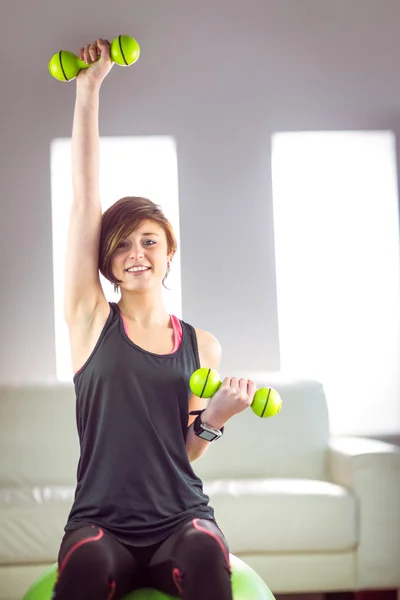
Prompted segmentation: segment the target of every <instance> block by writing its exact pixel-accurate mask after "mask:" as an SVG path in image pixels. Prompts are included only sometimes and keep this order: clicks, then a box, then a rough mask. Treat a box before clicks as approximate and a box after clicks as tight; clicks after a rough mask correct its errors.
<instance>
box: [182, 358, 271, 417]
mask: <svg viewBox="0 0 400 600" xmlns="http://www.w3.org/2000/svg"><path fill="white" fill-rule="evenodd" d="M221 384H222V381H221V380H220V378H219V375H218V373H217V371H214V369H206V368H202V369H197V371H195V372H194V373H193V374H192V376H191V378H190V381H189V386H190V389H191V390H192V392H193V394H194V395H195V396H198V397H199V398H211V396H214V394H215V393H216V392H217V391H218V390H219V388H220V386H221ZM281 406H282V399H281V397H280V395H279V394H278V392H277V391H276V390H274V389H272V388H260V389H259V390H257V391H256V393H255V394H254V398H253V402H252V404H251V410H252V411H253V412H254V414H255V415H257V417H263V418H267V417H273V416H275V415H276V414H278V413H279V411H280V410H281Z"/></svg>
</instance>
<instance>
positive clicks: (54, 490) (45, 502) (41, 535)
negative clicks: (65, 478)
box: [0, 486, 75, 565]
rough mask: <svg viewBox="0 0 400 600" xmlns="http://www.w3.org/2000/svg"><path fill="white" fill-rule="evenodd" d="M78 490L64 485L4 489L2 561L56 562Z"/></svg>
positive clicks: (1, 501)
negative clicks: (75, 493) (74, 496)
mask: <svg viewBox="0 0 400 600" xmlns="http://www.w3.org/2000/svg"><path fill="white" fill-rule="evenodd" d="M74 491H75V490H74V488H73V487H63V486H46V487H39V486H37V487H33V488H27V487H15V488H0V564H2V565H12V564H31V563H46V562H49V563H52V562H54V561H55V560H56V558H57V555H58V550H59V547H60V543H61V539H62V536H63V535H64V526H65V523H66V521H67V517H68V514H69V511H70V508H71V505H72V502H73V495H74Z"/></svg>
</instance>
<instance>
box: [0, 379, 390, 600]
mask: <svg viewBox="0 0 400 600" xmlns="http://www.w3.org/2000/svg"><path fill="white" fill-rule="evenodd" d="M257 383H258V385H259V387H261V386H262V385H267V384H268V385H270V386H272V387H274V388H276V389H277V390H278V391H279V393H280V394H281V396H282V399H283V406H282V410H281V412H280V414H279V415H278V416H276V417H274V418H272V419H264V420H263V419H259V418H257V417H256V416H255V415H254V414H253V412H252V411H251V410H250V409H249V410H246V411H244V412H243V413H241V414H240V415H237V416H235V417H234V418H233V419H231V421H230V422H229V423H228V424H227V426H226V429H225V435H224V436H223V438H222V439H221V440H218V441H217V442H215V443H214V444H212V445H210V447H209V448H208V450H207V452H206V453H205V455H203V457H201V458H200V459H199V460H198V461H196V462H194V463H193V466H194V468H195V470H196V471H197V473H198V474H199V475H200V476H201V477H202V479H203V481H204V488H205V491H206V492H207V493H208V494H209V495H210V497H211V504H212V505H213V506H214V508H215V512H216V517H217V520H218V522H219V524H220V526H221V528H222V529H223V531H224V532H225V535H226V537H227V539H228V542H229V544H230V550H231V552H232V553H233V554H235V555H237V556H238V557H240V558H241V559H242V560H244V561H245V562H247V563H248V564H249V565H250V566H251V567H253V568H254V569H255V570H256V571H257V572H258V573H259V574H260V575H261V577H263V578H264V580H265V581H266V582H267V584H268V585H269V586H270V588H271V589H272V591H273V592H274V593H276V594H279V593H282V594H283V593H303V592H329V591H355V590H358V591H359V590H373V589H381V590H383V589H397V588H400V448H398V447H396V446H392V445H389V444H385V443H381V442H378V441H374V440H368V439H361V438H347V439H345V438H343V439H340V438H336V439H335V438H332V437H330V435H329V420H328V411H327V405H326V399H325V394H324V389H323V386H322V385H321V384H320V383H318V382H316V381H309V380H301V379H298V378H290V377H287V376H284V375H282V374H279V373H264V374H263V375H259V376H257ZM74 402H75V398H74V390H73V387H72V385H65V384H64V385H63V384H48V385H31V386H28V385H25V386H23V385H14V386H6V387H5V386H3V387H0V461H1V462H0V600H21V598H22V596H23V594H24V592H25V591H26V590H27V588H28V587H29V586H30V584H31V583H32V581H33V580H34V579H35V578H36V577H37V576H38V575H39V574H41V573H42V572H43V571H44V570H45V569H46V568H47V567H48V566H50V565H51V564H52V563H54V562H55V561H56V557H57V551H58V547H59V543H60V540H61V537H62V534H63V527H64V524H65V520H66V517H67V514H68V512H69V509H70V506H71V503H72V499H73V492H74V486H75V481H76V479H75V478H76V465H77V460H78V437H77V433H76V427H75V406H74Z"/></svg>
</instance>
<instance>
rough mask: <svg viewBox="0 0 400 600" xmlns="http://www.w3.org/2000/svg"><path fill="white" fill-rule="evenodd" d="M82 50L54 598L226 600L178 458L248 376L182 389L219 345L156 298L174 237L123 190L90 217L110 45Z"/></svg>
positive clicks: (216, 554)
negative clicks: (109, 287) (72, 470)
mask: <svg viewBox="0 0 400 600" xmlns="http://www.w3.org/2000/svg"><path fill="white" fill-rule="evenodd" d="M80 58H81V59H82V60H85V62H86V63H87V64H89V63H92V62H93V64H92V65H91V66H90V67H89V68H88V69H85V70H82V71H81V72H80V74H79V75H78V77H77V80H76V86H77V87H76V104H75V113H74V124H73V133H72V151H73V157H72V160H73V193H74V197H73V203H72V209H71V216H70V226H69V234H68V245H67V260H66V293H65V318H66V322H67V325H68V329H69V334H70V344H71V356H72V365H73V369H74V378H73V379H74V385H75V392H76V399H77V427H78V433H79V439H80V450H81V452H80V459H79V464H78V473H77V486H76V492H75V499H74V503H73V506H72V508H71V511H70V514H69V517H68V520H67V523H66V526H65V534H64V537H63V539H62V542H61V547H60V551H59V556H58V566H59V568H58V577H57V582H56V585H55V588H54V593H53V598H55V599H57V600H71V598H74V600H100V599H108V600H110V599H111V598H112V599H113V600H117V599H118V598H121V597H122V596H123V595H125V594H127V593H128V592H130V591H132V590H134V589H137V588H139V587H146V586H147V587H154V588H158V589H160V590H162V591H164V592H165V593H169V594H171V595H173V596H176V597H182V598H185V599H189V598H190V600H206V599H207V600H214V599H215V600H217V598H218V600H228V599H231V598H232V591H231V582H230V565H229V549H228V545H227V542H226V540H225V538H224V535H223V533H222V532H221V530H220V529H219V527H218V525H217V523H216V521H215V519H214V511H213V509H212V507H211V506H210V505H209V498H208V496H207V495H206V494H205V493H204V492H203V485H202V482H201V480H200V479H199V478H198V477H197V476H196V475H195V473H194V472H193V470H192V467H191V465H190V462H191V461H193V460H195V459H196V458H198V457H199V456H201V455H202V454H203V452H204V451H205V450H206V448H207V446H208V445H209V443H210V441H212V440H213V439H217V438H218V437H219V436H220V435H221V434H222V432H223V426H224V425H225V423H226V422H227V421H228V420H229V419H230V418H231V417H232V416H233V415H235V414H237V413H239V412H241V411H242V410H244V409H245V408H247V407H248V406H249V405H250V404H251V402H252V399H253V396H254V393H255V383H254V382H252V381H248V380H246V379H240V380H239V381H238V380H237V379H236V378H235V377H233V378H225V379H224V381H223V384H222V386H221V388H220V389H219V390H218V392H217V393H216V394H215V395H214V397H213V398H212V400H211V401H210V402H209V404H208V406H207V408H205V409H204V406H205V404H204V401H203V400H201V399H199V398H196V397H195V396H190V392H189V385H188V382H189V378H190V375H191V374H192V372H193V371H195V370H196V369H198V368H199V367H200V366H202V367H210V368H215V369H218V366H219V361H220V354H221V350H220V345H219V343H218V341H217V340H216V339H215V338H214V337H213V336H212V335H210V334H209V333H207V332H205V331H201V330H199V329H195V328H193V327H192V326H191V325H189V324H188V323H185V322H184V321H181V320H179V319H177V318H176V317H174V316H173V315H169V314H168V312H167V311H166V309H165V307H164V305H163V301H162V285H163V283H164V280H165V278H166V277H167V275H168V272H169V268H170V263H171V261H172V259H173V256H174V253H175V251H176V240H175V236H174V233H173V230H172V227H171V225H170V223H169V222H168V221H167V219H166V218H165V216H164V214H163V213H162V211H161V210H160V208H159V207H158V206H156V205H155V204H153V203H152V202H151V201H150V200H147V199H145V198H138V197H128V198H122V199H121V200H118V201H117V202H116V203H115V204H113V205H112V206H111V207H110V208H109V209H108V210H107V211H106V212H105V213H104V214H103V215H102V212H101V205H100V197H99V133H98V110H99V90H100V87H101V83H102V81H103V80H104V78H105V77H106V75H107V74H108V72H109V71H110V69H111V67H112V62H111V60H110V44H109V42H108V41H105V40H102V39H99V40H97V41H96V42H94V43H92V44H89V45H87V46H85V47H84V48H82V49H81V51H80ZM97 59H98V60H97ZM99 270H100V272H101V273H102V274H103V275H104V276H105V277H106V278H107V279H108V280H109V281H111V282H112V283H113V284H114V286H115V288H116V289H118V288H119V289H120V292H121V298H120V300H119V302H118V303H112V302H111V303H109V302H107V300H106V298H105V296H104V293H103V290H102V287H101V283H100V278H99ZM203 409H204V410H203ZM192 411H195V413H196V411H197V413H198V414H197V416H196V418H194V416H191V415H189V413H190V412H192ZM204 427H205V429H204Z"/></svg>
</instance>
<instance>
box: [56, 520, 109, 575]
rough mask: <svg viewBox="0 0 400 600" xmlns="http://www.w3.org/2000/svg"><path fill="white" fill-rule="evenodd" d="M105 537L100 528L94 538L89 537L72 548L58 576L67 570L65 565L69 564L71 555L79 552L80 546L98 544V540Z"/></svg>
mask: <svg viewBox="0 0 400 600" xmlns="http://www.w3.org/2000/svg"><path fill="white" fill-rule="evenodd" d="M103 535H104V531H103V530H102V529H100V528H99V533H98V534H97V535H95V536H93V537H87V538H85V539H83V540H80V541H79V542H77V543H76V544H75V545H74V546H72V548H71V549H70V550H69V551H68V553H67V556H66V557H65V558H64V560H63V562H62V563H61V566H60V570H59V573H58V576H60V575H61V573H62V571H63V569H64V568H65V565H66V564H67V561H68V560H69V559H70V557H71V554H72V553H73V552H75V550H77V549H78V548H80V546H83V544H87V542H97V541H98V540H101V538H102V537H103Z"/></svg>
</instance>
